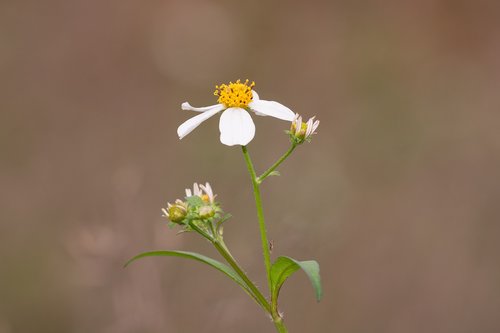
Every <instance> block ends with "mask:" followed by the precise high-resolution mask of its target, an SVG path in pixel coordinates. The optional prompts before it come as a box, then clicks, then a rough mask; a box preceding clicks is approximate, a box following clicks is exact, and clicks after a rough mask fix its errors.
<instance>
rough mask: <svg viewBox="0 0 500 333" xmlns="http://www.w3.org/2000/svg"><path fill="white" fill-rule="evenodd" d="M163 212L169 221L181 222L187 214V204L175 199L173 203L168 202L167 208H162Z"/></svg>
mask: <svg viewBox="0 0 500 333" xmlns="http://www.w3.org/2000/svg"><path fill="white" fill-rule="evenodd" d="M163 213H164V214H165V216H166V217H168V219H169V220H170V221H172V222H174V223H177V224H181V222H182V221H183V220H184V219H185V218H186V215H187V204H186V203H185V202H183V201H181V200H179V199H177V200H175V203H174V204H173V205H172V204H170V203H169V204H168V205H167V209H163Z"/></svg>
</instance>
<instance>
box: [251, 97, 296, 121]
mask: <svg viewBox="0 0 500 333" xmlns="http://www.w3.org/2000/svg"><path fill="white" fill-rule="evenodd" d="M248 106H249V107H250V109H252V110H254V111H256V112H255V113H256V114H258V115H259V116H262V115H265V116H271V117H275V118H278V119H282V120H288V121H292V120H293V118H294V117H295V113H293V111H292V110H290V109H289V108H287V107H286V106H284V105H283V104H280V103H278V102H274V101H265V100H262V99H259V100H256V101H252V102H250V104H248Z"/></svg>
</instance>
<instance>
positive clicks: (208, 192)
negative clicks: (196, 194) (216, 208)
mask: <svg viewBox="0 0 500 333" xmlns="http://www.w3.org/2000/svg"><path fill="white" fill-rule="evenodd" d="M200 188H201V189H202V190H203V192H205V194H203V195H202V196H201V199H202V200H203V201H205V202H207V203H212V204H213V203H214V200H215V196H216V194H214V192H213V191H212V186H210V184H209V183H208V182H206V183H205V185H202V184H200Z"/></svg>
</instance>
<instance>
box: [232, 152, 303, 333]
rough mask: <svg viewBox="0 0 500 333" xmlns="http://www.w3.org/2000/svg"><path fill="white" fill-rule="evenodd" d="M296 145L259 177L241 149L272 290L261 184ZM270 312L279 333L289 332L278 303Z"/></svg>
mask: <svg viewBox="0 0 500 333" xmlns="http://www.w3.org/2000/svg"><path fill="white" fill-rule="evenodd" d="M295 146H296V145H295V144H292V147H290V149H289V150H288V151H287V152H286V153H285V155H283V156H282V157H281V158H280V159H279V160H278V162H276V163H275V164H274V165H273V166H272V167H271V168H269V170H267V171H266V172H264V174H263V175H262V176H261V177H258V178H257V174H256V173H255V169H254V167H253V163H252V160H251V159H250V154H249V153H248V150H247V147H246V146H241V149H242V150H243V155H244V156H245V162H246V163H247V167H248V172H249V173H250V178H251V179H252V185H253V194H254V197H255V206H256V207H257V218H258V220H259V229H260V238H261V240H262V252H263V255H264V263H265V265H266V273H267V283H268V286H269V291H270V292H271V291H272V282H271V253H270V250H269V241H268V240H267V230H266V223H265V221H264V211H263V209H262V198H261V195H260V187H259V184H260V182H261V181H262V180H263V179H264V178H266V177H267V176H268V175H269V174H270V173H271V172H273V171H274V169H276V168H277V167H278V165H280V164H281V163H282V162H283V161H284V160H285V159H286V158H287V157H288V155H290V154H291V153H292V151H293V150H294V149H295ZM269 313H270V314H271V317H272V319H273V322H274V326H275V327H276V330H277V331H278V332H279V333H287V332H288V331H287V329H286V327H285V324H284V323H283V319H282V318H281V316H280V314H279V312H278V309H277V304H276V306H270V311H269Z"/></svg>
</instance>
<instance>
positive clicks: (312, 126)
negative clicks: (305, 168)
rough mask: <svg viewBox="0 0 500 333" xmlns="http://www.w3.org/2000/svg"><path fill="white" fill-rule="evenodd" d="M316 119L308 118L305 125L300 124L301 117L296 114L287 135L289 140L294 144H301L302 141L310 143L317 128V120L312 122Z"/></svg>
mask: <svg viewBox="0 0 500 333" xmlns="http://www.w3.org/2000/svg"><path fill="white" fill-rule="evenodd" d="M314 118H316V117H312V118H310V119H309V120H308V121H307V122H306V123H304V122H302V117H301V116H300V115H299V114H298V113H297V114H296V115H295V117H294V118H293V121H292V126H291V127H290V131H288V134H289V135H290V139H291V140H292V141H293V142H295V143H296V144H301V143H303V142H304V141H310V140H311V136H312V135H313V134H316V132H315V131H316V129H317V128H318V126H319V120H314Z"/></svg>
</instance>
